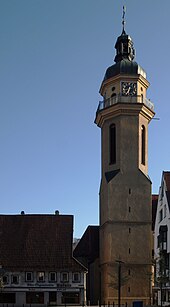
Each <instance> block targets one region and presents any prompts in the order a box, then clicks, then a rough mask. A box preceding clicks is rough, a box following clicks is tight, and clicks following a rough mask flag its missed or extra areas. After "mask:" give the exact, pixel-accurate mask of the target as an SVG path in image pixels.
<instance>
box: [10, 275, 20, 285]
mask: <svg viewBox="0 0 170 307" xmlns="http://www.w3.org/2000/svg"><path fill="white" fill-rule="evenodd" d="M11 283H12V284H14V285H16V284H19V276H18V275H11Z"/></svg>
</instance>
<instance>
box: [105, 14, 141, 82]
mask: <svg viewBox="0 0 170 307" xmlns="http://www.w3.org/2000/svg"><path fill="white" fill-rule="evenodd" d="M124 15H125V8H123V21H122V24H123V30H122V34H121V35H120V36H119V37H118V38H117V41H116V44H115V49H116V56H115V59H114V61H115V62H116V64H114V65H112V66H110V67H109V68H108V69H107V70H106V74H105V77H104V81H105V80H107V79H110V78H112V77H114V76H116V75H118V74H127V75H136V74H141V75H142V76H143V77H145V78H146V72H145V71H144V70H143V68H142V67H140V66H139V65H138V64H137V63H136V62H135V61H133V60H134V58H135V49H134V46H133V41H132V38H131V37H130V36H129V35H128V34H126V32H125V29H124V25H125V20H124Z"/></svg>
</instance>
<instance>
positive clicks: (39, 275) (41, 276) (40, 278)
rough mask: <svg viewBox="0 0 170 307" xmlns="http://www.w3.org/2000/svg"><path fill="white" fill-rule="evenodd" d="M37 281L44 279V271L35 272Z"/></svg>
mask: <svg viewBox="0 0 170 307" xmlns="http://www.w3.org/2000/svg"><path fill="white" fill-rule="evenodd" d="M37 281H39V282H44V281H45V273H44V272H38V273H37Z"/></svg>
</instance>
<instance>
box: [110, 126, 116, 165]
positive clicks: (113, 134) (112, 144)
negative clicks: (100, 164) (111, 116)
mask: <svg viewBox="0 0 170 307" xmlns="http://www.w3.org/2000/svg"><path fill="white" fill-rule="evenodd" d="M109 140H110V144H109V147H110V148H109V152H110V164H115V163H116V125H115V124H112V125H110V128H109Z"/></svg>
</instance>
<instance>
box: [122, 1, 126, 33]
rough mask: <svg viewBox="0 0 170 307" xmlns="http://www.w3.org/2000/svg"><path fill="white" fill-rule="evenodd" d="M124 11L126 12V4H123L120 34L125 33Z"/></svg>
mask: <svg viewBox="0 0 170 307" xmlns="http://www.w3.org/2000/svg"><path fill="white" fill-rule="evenodd" d="M125 13H126V6H125V5H123V16H122V25H123V29H122V34H125V23H126V22H125Z"/></svg>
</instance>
